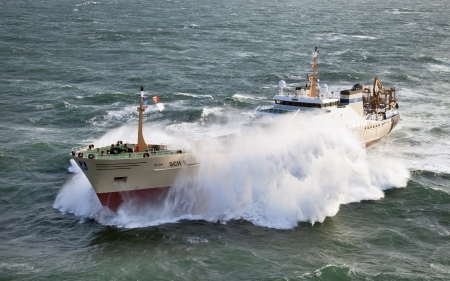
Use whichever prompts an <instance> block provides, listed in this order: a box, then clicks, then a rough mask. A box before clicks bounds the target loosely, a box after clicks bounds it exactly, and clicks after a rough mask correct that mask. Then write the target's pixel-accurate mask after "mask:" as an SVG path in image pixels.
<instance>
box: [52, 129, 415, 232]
mask: <svg viewBox="0 0 450 281" xmlns="http://www.w3.org/2000/svg"><path fill="white" fill-rule="evenodd" d="M285 123H289V122H285ZM160 134H162V133H161V132H160ZM162 138H164V137H162ZM193 149H195V150H196V151H197V153H196V154H197V157H198V159H199V162H200V163H201V166H200V170H199V173H198V175H197V176H196V177H189V176H182V177H179V179H178V180H177V182H176V184H175V185H174V186H173V187H172V188H171V190H170V191H169V193H168V195H167V196H166V198H165V199H164V200H163V202H161V203H160V204H158V205H150V204H145V203H142V202H140V203H136V202H133V201H128V202H125V203H124V204H123V206H122V207H121V208H120V209H119V210H118V213H117V215H115V216H113V217H101V216H100V217H97V218H99V219H98V220H99V222H101V223H104V224H109V225H111V224H112V225H117V226H120V227H127V228H134V227H145V226H149V225H158V224H162V223H167V222H176V221H179V220H183V219H188V220H191V219H194V220H206V221H212V222H216V221H220V222H222V223H226V222H227V221H230V220H236V219H245V220H247V221H250V222H252V223H253V224H255V225H258V226H264V227H270V228H278V229H289V228H293V227H296V226H297V225H298V223H299V222H310V223H312V224H314V223H315V222H322V221H324V220H325V218H326V217H331V216H335V215H336V214H337V212H338V211H339V207H340V205H342V204H347V203H351V202H360V201H362V200H378V199H380V198H383V197H384V192H383V190H385V189H388V188H392V187H404V186H406V183H407V180H408V178H409V171H408V169H407V168H406V167H405V165H403V164H402V163H400V162H399V161H396V160H395V159H389V158H386V157H385V158H383V159H377V158H373V157H372V158H370V157H366V153H367V152H366V150H365V149H364V148H363V147H362V146H361V145H360V144H359V143H358V142H357V141H356V140H355V139H354V138H353V137H352V136H351V134H350V133H349V132H348V131H347V130H346V129H342V128H339V127H335V126H323V125H318V124H296V125H295V126H293V125H292V124H289V125H286V126H278V127H277V128H272V129H261V130H260V129H254V128H250V127H248V128H247V127H246V128H244V129H243V130H242V134H241V135H240V136H239V137H235V138H233V139H232V140H230V141H223V140H220V141H219V140H218V139H214V140H207V141H206V140H205V141H204V142H201V146H197V147H193ZM73 165H74V167H76V165H75V164H74V163H73ZM72 169H73V170H76V169H77V168H72ZM83 193H84V194H83ZM69 198H70V199H71V200H68V199H69ZM76 201H79V202H78V203H76ZM82 206H83V207H82ZM55 208H57V209H59V210H61V211H63V212H72V213H74V214H76V215H79V216H92V214H93V212H95V211H96V209H97V210H99V209H101V206H100V205H99V203H98V200H97V201H96V196H95V193H94V192H93V191H92V188H91V187H90V184H89V182H87V180H86V178H85V177H84V175H83V174H82V173H81V172H77V173H76V175H75V176H74V177H73V178H72V179H70V180H69V182H68V183H66V185H65V186H64V187H63V189H62V190H61V192H60V194H59V195H58V197H57V200H56V202H55Z"/></svg>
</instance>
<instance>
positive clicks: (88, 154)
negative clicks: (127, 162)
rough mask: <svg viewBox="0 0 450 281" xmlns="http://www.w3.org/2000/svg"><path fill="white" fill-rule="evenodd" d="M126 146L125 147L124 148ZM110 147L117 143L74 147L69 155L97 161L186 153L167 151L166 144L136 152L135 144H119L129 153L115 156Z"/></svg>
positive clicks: (151, 145) (115, 145) (155, 145)
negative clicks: (96, 159)
mask: <svg viewBox="0 0 450 281" xmlns="http://www.w3.org/2000/svg"><path fill="white" fill-rule="evenodd" d="M125 144H126V147H125ZM112 145H114V147H117V142H102V143H92V144H89V145H83V146H76V147H74V148H72V152H71V154H72V155H73V156H76V157H81V158H91V159H93V158H98V159H105V160H108V159H129V158H146V157H159V156H165V155H173V154H181V153H186V151H185V150H183V149H177V150H175V149H169V147H168V145H167V144H161V143H160V144H156V143H152V144H149V146H148V147H145V148H140V149H139V151H136V146H137V144H136V143H134V142H132V143H130V142H126V143H125V142H121V143H119V147H121V148H122V149H123V148H126V149H129V150H130V151H125V152H121V153H117V154H111V153H110V152H111V148H113V147H112Z"/></svg>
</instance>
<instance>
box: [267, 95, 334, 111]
mask: <svg viewBox="0 0 450 281" xmlns="http://www.w3.org/2000/svg"><path fill="white" fill-rule="evenodd" d="M273 99H274V101H275V104H281V105H287V106H297V107H310V108H324V107H331V106H337V104H338V103H339V99H337V98H333V97H314V98H311V97H307V96H299V95H295V94H287V95H286V94H284V95H275V96H274V97H273Z"/></svg>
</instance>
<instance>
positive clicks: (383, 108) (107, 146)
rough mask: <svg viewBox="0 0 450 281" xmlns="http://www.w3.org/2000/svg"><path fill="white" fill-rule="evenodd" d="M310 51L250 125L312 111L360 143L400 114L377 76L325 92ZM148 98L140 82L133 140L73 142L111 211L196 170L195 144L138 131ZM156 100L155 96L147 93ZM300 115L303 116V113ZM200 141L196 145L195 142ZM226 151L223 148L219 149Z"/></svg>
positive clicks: (155, 195)
mask: <svg viewBox="0 0 450 281" xmlns="http://www.w3.org/2000/svg"><path fill="white" fill-rule="evenodd" d="M318 54H319V50H318V48H317V47H316V48H315V50H314V53H313V62H312V63H311V64H310V66H311V67H312V73H309V74H307V81H308V82H307V84H306V85H304V86H299V87H296V88H295V90H294V91H293V92H287V91H284V88H286V83H285V81H283V80H282V81H280V82H279V84H278V86H279V91H278V93H276V94H275V96H274V97H273V100H274V104H273V105H270V106H258V107H257V108H256V109H255V110H254V111H253V112H252V114H251V116H249V117H250V122H249V123H248V125H251V126H257V127H258V126H262V127H270V126H272V125H275V124H277V122H283V121H282V120H286V119H283V118H282V117H285V116H289V115H291V116H289V120H291V121H292V122H291V123H294V124H295V123H296V122H298V120H300V122H304V121H302V120H303V119H305V120H311V119H308V118H306V117H307V116H312V119H315V120H316V121H318V122H323V123H332V122H335V123H336V124H338V125H340V126H342V127H345V128H347V129H348V130H350V132H352V133H353V134H354V136H355V137H356V138H357V139H358V140H359V141H360V142H361V144H363V145H365V146H370V145H372V144H374V143H375V142H377V141H378V140H380V139H381V138H382V137H384V136H386V135H387V134H388V133H389V132H391V131H392V129H393V128H394V127H395V126H396V125H397V123H398V121H399V119H400V114H399V111H398V100H397V98H396V93H395V88H385V87H383V85H382V84H381V82H380V80H379V79H378V78H375V80H374V84H373V87H366V86H364V85H362V84H359V83H358V84H355V85H354V86H353V87H352V88H351V89H348V90H342V91H340V95H339V97H334V93H333V92H331V93H328V91H327V86H326V85H325V86H324V87H322V86H320V85H319V79H318V74H317V65H318V62H317V59H318ZM145 98H148V97H147V96H146V94H145V92H144V89H143V87H141V91H140V97H139V107H138V108H137V111H138V112H139V121H138V132H137V140H136V141H125V142H123V141H122V140H118V141H114V142H112V143H111V142H108V143H103V144H89V145H85V146H79V147H75V148H73V149H72V151H71V157H72V158H73V160H74V161H75V162H76V163H77V165H78V167H79V168H80V169H81V171H82V172H83V173H84V174H85V175H86V177H87V179H88V180H89V182H90V183H91V185H92V187H93V189H94V191H95V193H96V194H97V197H98V199H99V200H100V203H101V205H102V206H103V208H107V209H108V210H109V211H112V212H117V211H118V209H119V207H120V206H121V205H122V204H123V203H124V202H127V201H129V200H132V199H135V198H138V199H139V200H144V201H145V202H147V201H150V202H161V201H163V200H164V198H166V196H167V194H168V192H169V190H170V188H171V187H173V186H174V185H175V184H176V182H177V180H180V179H181V180H185V179H187V178H189V177H191V178H195V177H196V176H197V175H198V171H199V168H200V163H199V160H198V158H197V157H196V156H195V151H193V149H194V150H195V148H196V147H199V143H198V141H197V144H194V145H187V147H176V146H174V145H168V144H163V143H147V142H146V141H145V140H144V137H143V129H142V128H143V113H144V111H145V109H146V106H147V105H146V103H144V99H145ZM153 99H154V101H155V102H156V103H157V102H158V100H159V98H158V97H157V96H156V97H153ZM304 117H305V118H304ZM238 138H239V134H233V135H229V136H222V137H219V138H218V139H219V141H235V140H236V139H238ZM201 146H202V145H201V143H200V147H201ZM225 153H226V151H225Z"/></svg>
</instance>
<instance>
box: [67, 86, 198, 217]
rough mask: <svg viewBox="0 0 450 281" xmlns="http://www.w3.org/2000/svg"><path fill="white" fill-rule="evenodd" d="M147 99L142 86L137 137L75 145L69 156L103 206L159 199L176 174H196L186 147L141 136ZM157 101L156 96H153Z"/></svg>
mask: <svg viewBox="0 0 450 281" xmlns="http://www.w3.org/2000/svg"><path fill="white" fill-rule="evenodd" d="M146 98H148V96H146V93H145V92H144V88H143V87H142V86H141V91H140V97H139V107H137V111H138V112H139V123H138V133H137V140H135V141H125V142H124V141H123V140H117V141H114V142H112V143H110V142H108V143H103V144H95V143H91V144H88V145H85V146H78V147H74V148H73V149H72V151H71V157H72V158H73V160H75V162H76V163H77V165H78V167H80V169H81V171H82V172H83V173H84V174H85V175H86V177H87V179H88V180H89V182H90V184H91V185H92V187H93V188H94V191H95V193H96V194H97V197H98V199H99V200H100V203H101V205H102V206H103V208H107V209H108V210H109V211H112V212H117V210H118V209H119V207H120V206H121V205H122V203H123V202H126V201H127V200H130V199H133V198H140V199H144V200H148V201H150V200H154V201H158V200H161V199H162V198H164V196H166V194H167V193H168V191H169V189H170V187H171V186H173V184H174V183H175V181H176V180H177V178H178V177H186V176H189V175H196V174H197V172H198V169H199V163H198V161H197V159H196V158H195V157H194V156H193V154H192V152H191V151H190V150H189V147H188V148H184V147H175V146H172V145H168V144H164V143H147V142H146V141H145V139H144V135H143V113H144V111H145V110H146V108H147V105H146V104H145V102H144V99H146ZM153 100H154V101H155V102H156V103H157V102H158V100H159V97H158V96H155V97H153Z"/></svg>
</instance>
